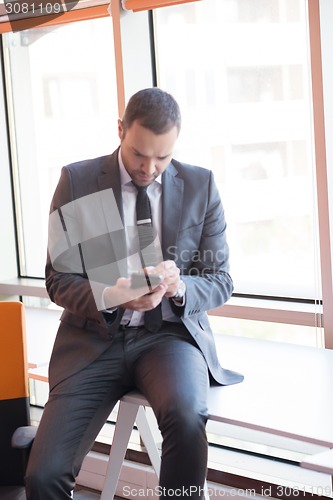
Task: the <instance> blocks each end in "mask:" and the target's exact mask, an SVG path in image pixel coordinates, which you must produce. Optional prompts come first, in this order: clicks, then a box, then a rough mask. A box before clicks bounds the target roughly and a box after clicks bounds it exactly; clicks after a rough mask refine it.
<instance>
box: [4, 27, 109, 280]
mask: <svg viewBox="0 0 333 500" xmlns="http://www.w3.org/2000/svg"><path fill="white" fill-rule="evenodd" d="M4 43H5V49H6V50H5V52H6V56H7V57H6V63H7V70H8V71H7V74H8V75H9V76H8V84H9V85H8V86H7V87H8V91H9V89H11V95H10V100H9V103H10V104H11V106H10V110H9V111H10V117H11V120H10V123H11V139H12V146H14V145H16V148H14V147H13V148H12V151H13V152H14V151H16V153H15V156H14V157H13V166H14V174H15V187H16V194H17V207H18V208H17V215H18V230H19V236H20V237H19V244H20V269H21V274H22V275H23V276H34V277H43V276H44V265H45V258H46V247H47V222H48V212H49V206H50V201H51V197H52V194H53V191H54V188H55V186H56V183H57V181H58V179H59V174H60V169H61V167H62V166H63V165H66V164H68V163H70V162H74V161H78V160H81V159H86V158H89V157H90V158H91V157H94V156H101V155H104V154H109V153H111V152H112V151H113V149H114V148H115V146H116V145H117V143H118V142H117V118H118V107H117V89H116V78H115V70H114V67H115V64H114V51H113V32H112V22H111V18H109V17H106V18H102V19H95V20H88V21H80V22H76V23H71V24H66V25H58V26H54V27H47V28H36V29H31V30H26V31H22V32H15V33H9V34H7V35H5V36H4ZM22 75H24V77H22ZM13 155H14V153H13Z"/></svg>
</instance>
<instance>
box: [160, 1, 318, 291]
mask: <svg viewBox="0 0 333 500" xmlns="http://www.w3.org/2000/svg"><path fill="white" fill-rule="evenodd" d="M154 15H155V33H156V52H157V61H158V82H159V85H160V86H161V87H164V88H166V89H167V90H169V91H170V92H171V93H173V94H174V96H175V97H176V98H177V99H178V101H179V102H180V105H181V109H182V114H183V129H182V132H181V135H180V138H179V143H178V150H177V157H178V159H179V160H183V161H186V162H192V163H194V164H198V165H201V166H203V167H207V168H211V169H212V170H213V171H214V173H215V178H216V181H217V184H218V186H219V189H220V192H221V196H222V200H223V203H224V206H225V210H226V217H227V222H228V235H229V244H230V248H231V273H232V276H233V279H234V282H235V292H236V293H240V294H251V295H264V296H274V297H288V298H300V299H311V300H314V299H318V298H320V291H319V280H320V276H319V268H318V262H317V260H318V257H317V254H318V252H317V225H316V200H315V192H316V188H315V176H314V168H313V148H312V142H313V141H312V128H311V123H312V117H311V99H310V62H309V55H308V42H307V38H308V23H307V15H306V2H304V1H303V0H264V1H259V0H253V1H250V2H249V1H248V0H223V1H221V0H205V1H204V2H194V3H193V4H187V5H183V6H178V7H177V8H176V7H167V8H163V9H157V10H156V11H155V12H154ZM170 32H172V33H173V36H170ZM198 189H200V186H198Z"/></svg>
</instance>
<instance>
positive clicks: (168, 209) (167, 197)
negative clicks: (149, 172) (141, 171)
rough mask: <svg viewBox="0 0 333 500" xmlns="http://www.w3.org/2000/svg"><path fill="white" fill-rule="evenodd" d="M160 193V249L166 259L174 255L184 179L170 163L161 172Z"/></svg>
mask: <svg viewBox="0 0 333 500" xmlns="http://www.w3.org/2000/svg"><path fill="white" fill-rule="evenodd" d="M162 193H163V196H162V200H163V201H162V250H163V257H164V259H165V260H167V259H172V255H173V256H174V251H175V246H176V243H177V236H178V231H179V224H180V214H181V213H183V212H182V206H183V196H184V181H183V179H182V178H181V177H180V176H179V174H178V171H177V169H176V168H175V167H174V165H173V164H172V163H170V165H169V166H168V168H167V169H166V170H165V172H164V173H163V177H162Z"/></svg>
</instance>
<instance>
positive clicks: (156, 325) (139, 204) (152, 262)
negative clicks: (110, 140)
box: [133, 183, 162, 332]
mask: <svg viewBox="0 0 333 500" xmlns="http://www.w3.org/2000/svg"><path fill="white" fill-rule="evenodd" d="M133 184H134V183H133ZM134 185H135V187H136V189H137V191H138V194H137V199H136V219H137V227H138V235H139V242H140V257H141V264H142V267H147V266H156V265H157V264H158V257H157V252H156V250H155V247H154V240H155V234H154V228H153V224H152V218H151V208H150V202H149V197H148V193H147V189H148V186H137V185H136V184H134ZM148 279H149V278H148ZM148 285H149V282H148ZM144 323H145V327H146V329H147V330H149V331H150V332H157V331H158V330H159V329H160V328H161V326H162V309H161V304H159V305H158V306H157V307H155V309H152V310H151V311H147V312H145V320H144Z"/></svg>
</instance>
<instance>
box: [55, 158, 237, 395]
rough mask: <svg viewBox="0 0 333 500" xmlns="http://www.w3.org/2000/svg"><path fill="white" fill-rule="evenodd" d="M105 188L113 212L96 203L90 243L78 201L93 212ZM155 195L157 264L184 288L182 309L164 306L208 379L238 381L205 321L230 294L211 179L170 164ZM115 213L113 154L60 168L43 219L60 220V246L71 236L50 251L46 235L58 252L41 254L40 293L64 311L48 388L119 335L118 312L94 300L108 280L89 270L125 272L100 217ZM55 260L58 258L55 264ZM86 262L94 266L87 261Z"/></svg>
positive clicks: (117, 233) (120, 249)
mask: <svg viewBox="0 0 333 500" xmlns="http://www.w3.org/2000/svg"><path fill="white" fill-rule="evenodd" d="M110 189H111V190H112V192H113V195H114V199H115V203H116V206H113V208H112V206H111V205H108V203H109V201H106V200H109V199H110V197H109V196H107V197H106V196H104V197H102V201H101V214H102V215H101V216H100V217H99V218H100V219H101V218H104V219H105V224H106V227H107V229H108V230H107V231H97V233H99V234H98V236H96V234H97V233H96V230H95V229H94V230H95V233H94V234H93V235H90V236H89V230H88V231H87V225H90V226H93V227H94V228H96V224H97V221H96V217H95V220H94V217H92V220H90V221H89V220H87V219H89V217H90V214H91V210H90V211H89V212H88V213H87V212H86V213H85V215H84V216H82V212H80V206H81V201H82V200H92V203H91V206H92V207H95V206H96V203H95V201H94V200H95V198H93V197H90V198H89V196H90V195H94V194H95V193H98V194H101V193H102V195H103V193H109V192H111V191H105V190H110ZM162 193H163V195H162V200H163V201H162V234H163V240H162V250H163V257H164V259H165V260H166V259H172V260H175V261H176V264H177V266H178V267H179V268H180V270H181V274H182V279H183V280H184V281H185V282H186V287H187V292H186V304H185V306H184V307H181V308H179V307H176V306H174V305H173V303H172V301H170V303H171V306H172V307H173V310H174V312H175V314H177V315H178V316H180V319H181V321H182V322H183V323H184V325H185V326H186V328H187V329H188V331H189V332H190V334H191V335H192V336H193V338H194V339H195V341H196V343H197V344H198V346H199V348H200V349H201V351H202V352H203V354H204V357H205V359H206V361H207V365H208V368H209V372H210V375H211V377H212V380H214V381H215V382H217V383H219V384H223V385H229V384H234V383H237V382H240V381H241V380H242V379H243V377H242V375H240V374H238V373H235V372H233V371H230V370H226V369H224V368H222V367H221V366H220V364H219V361H218V358H217V354H216V349H215V343H214V338H213V334H212V331H211V328H210V326H209V322H208V317H207V314H206V311H207V310H209V309H213V308H215V307H218V306H220V305H222V304H224V303H225V302H226V301H227V300H228V299H229V298H230V295H231V293H232V290H233V284H232V280H231V278H230V276H229V274H228V271H229V251H228V246H227V242H226V235H225V229H226V223H225V218H224V212H223V207H222V204H221V200H220V197H219V194H218V191H217V188H216V185H215V183H214V179H213V175H212V173H211V172H210V171H209V170H207V169H203V168H200V167H194V166H191V165H187V164H183V163H179V162H177V161H175V160H172V162H171V163H170V164H169V165H168V167H167V169H166V170H165V172H164V173H163V180H162ZM84 197H88V198H84ZM77 200H79V202H78V203H77V205H75V209H74V210H72V211H70V212H68V207H70V208H71V209H72V207H73V206H74V204H73V202H74V201H76V202H77ZM110 207H111V208H110ZM117 208H118V211H119V214H120V218H119V219H121V218H122V217H123V206H122V197H121V187H120V175H119V165H118V150H116V151H115V152H114V153H113V154H112V155H110V156H104V157H100V158H96V159H93V160H86V161H82V162H78V163H75V164H72V165H69V166H67V167H64V168H63V169H62V174H61V178H60V180H59V184H58V186H57V188H56V190H55V193H54V196H53V199H52V203H51V210H50V213H51V214H54V215H55V214H57V217H58V214H60V217H59V221H60V222H59V225H60V224H62V228H61V231H63V233H64V234H65V236H66V238H67V240H66V241H67V242H68V241H69V240H70V238H71V234H70V232H69V230H68V227H67V226H68V225H70V226H71V232H72V234H73V233H75V237H73V238H72V241H70V243H69V244H68V245H67V246H66V245H65V246H64V243H63V241H61V242H59V241H57V242H56V244H54V240H55V239H56V240H61V238H60V237H59V236H54V230H52V228H50V233H52V232H53V236H52V238H53V242H52V246H53V248H54V246H55V245H56V247H58V250H57V251H56V252H54V250H52V252H50V251H48V259H47V264H46V286H47V290H48V293H49V295H50V298H51V300H52V301H53V302H55V303H56V304H58V305H59V306H62V307H63V308H64V312H63V314H62V317H61V323H60V326H59V330H58V333H57V337H56V340H55V344H54V348H53V352H52V356H51V361H50V368H49V379H50V386H51V388H52V387H53V386H54V385H55V384H57V383H58V382H59V381H61V380H63V379H65V378H66V377H68V376H69V375H71V374H73V373H76V372H78V371H79V370H80V369H82V368H83V367H84V366H86V365H88V364H89V363H90V362H92V361H93V360H94V359H96V358H97V357H98V356H99V355H100V354H101V353H102V352H103V351H104V350H105V349H107V348H108V347H109V345H110V342H112V338H113V337H114V335H115V333H116V331H117V330H118V327H119V324H120V321H121V317H122V315H123V313H124V310H122V309H121V308H119V309H118V310H117V311H116V312H115V313H113V314H112V315H110V314H106V313H105V312H103V311H101V310H99V308H98V307H97V302H98V301H97V302H96V295H98V293H99V292H100V293H102V290H103V289H104V286H105V283H106V281H107V280H105V279H104V278H103V279H99V277H98V276H97V275H98V273H97V274H96V272H95V270H96V268H98V269H102V270H103V269H106V268H107V265H108V264H110V262H111V261H112V263H114V262H118V263H119V262H120V264H119V265H118V274H119V276H120V275H122V274H123V273H124V272H126V266H125V267H122V265H123V262H124V261H125V260H126V259H124V247H125V233H124V230H123V229H122V227H121V223H120V224H119V225H117V227H110V222H109V221H110V220H112V221H114V217H111V214H110V213H109V214H108V213H107V212H108V211H110V210H114V211H117ZM63 214H65V216H64V215H63ZM83 219H86V220H83ZM68 221H69V222H68ZM120 222H121V221H120ZM78 225H79V226H80V229H78V228H77V227H78ZM111 226H112V224H111ZM73 228H74V229H73ZM61 231H60V232H61ZM100 233H104V234H100ZM59 234H60V233H59ZM59 248H60V250H59ZM49 250H50V243H49ZM50 254H51V256H52V258H50ZM56 255H60V257H59V259H58V258H56V257H55V256H56ZM92 255H93V259H94V263H93V264H91V263H90V262H89V260H91V256H92ZM96 261H97V262H98V265H96ZM92 268H94V269H93V270H92V271H91V272H93V276H94V277H96V276H97V277H96V279H95V280H94V281H95V292H94V294H93V293H92V288H91V273H90V271H89V270H90V269H92ZM89 273H90V274H89ZM94 273H95V274H94ZM102 274H103V273H102ZM88 275H89V279H88ZM103 281H105V283H104V282H103ZM99 283H100V284H99ZM108 284H110V283H108Z"/></svg>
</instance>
